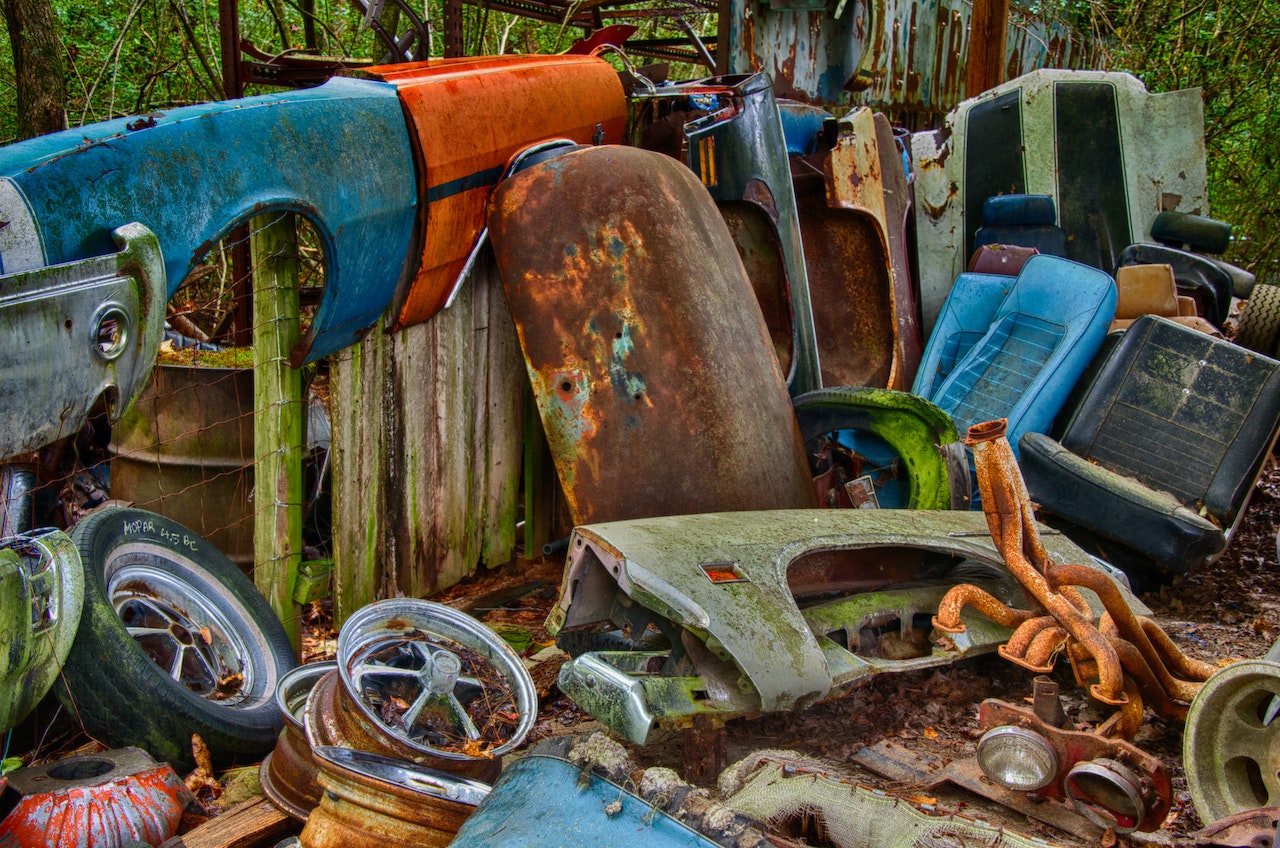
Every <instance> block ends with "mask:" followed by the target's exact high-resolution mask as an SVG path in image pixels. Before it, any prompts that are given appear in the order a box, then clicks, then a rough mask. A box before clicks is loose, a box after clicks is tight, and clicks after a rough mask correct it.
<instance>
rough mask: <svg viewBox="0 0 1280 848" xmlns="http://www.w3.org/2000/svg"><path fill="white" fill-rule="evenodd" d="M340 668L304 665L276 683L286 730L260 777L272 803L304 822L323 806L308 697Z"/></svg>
mask: <svg viewBox="0 0 1280 848" xmlns="http://www.w3.org/2000/svg"><path fill="white" fill-rule="evenodd" d="M337 667H338V664H337V663H335V662H318V663H309V664H307V665H300V666H298V667H297V668H294V669H293V670H291V671H289V672H287V673H286V674H285V675H284V676H283V677H281V678H280V682H279V683H277V684H276V705H277V706H278V707H280V712H281V713H282V714H283V715H284V730H282V731H280V738H279V739H278V740H277V741H276V747H275V748H274V749H272V751H271V753H269V754H267V756H266V758H265V759H263V761H262V765H261V766H260V767H259V768H258V778H259V782H261V784H262V791H263V794H265V795H266V796H267V797H268V798H269V799H271V803H273V804H275V805H276V806H277V807H279V808H280V809H281V810H283V811H284V812H286V813H288V814H289V815H290V816H293V817H294V818H295V819H300V820H302V821H306V820H307V815H308V814H309V813H310V812H311V811H312V810H313V809H315V807H316V805H317V804H319V803H320V795H321V792H320V784H319V783H318V782H317V781H316V764H315V760H314V759H313V758H312V756H311V743H310V742H309V741H308V740H307V730H306V724H305V722H306V707H307V698H309V697H310V695H311V691H312V690H313V689H314V688H315V687H316V684H317V683H319V682H320V680H321V678H323V677H324V676H325V675H327V674H329V673H330V672H332V671H335V670H336V669H337Z"/></svg>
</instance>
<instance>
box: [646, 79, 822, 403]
mask: <svg viewBox="0 0 1280 848" xmlns="http://www.w3.org/2000/svg"><path fill="white" fill-rule="evenodd" d="M632 102H633V103H634V104H636V105H637V107H638V109H637V112H638V113H639V116H638V117H637V119H636V121H635V122H634V123H635V126H633V127H632V135H633V136H635V135H638V136H639V138H638V139H637V140H638V142H639V144H638V145H637V146H640V147H645V148H647V149H652V150H660V151H661V152H664V153H667V154H668V155H671V156H677V157H679V158H682V159H684V161H685V162H686V164H688V166H689V168H690V169H691V170H692V171H693V172H694V173H695V174H697V175H698V179H699V180H701V181H702V184H703V185H704V186H706V187H707V191H708V192H710V194H711V196H712V197H713V198H715V201H716V203H717V204H718V205H719V207H720V214H721V215H722V216H724V219H725V223H727V224H728V225H729V231H730V233H732V235H733V240H734V243H735V245H736V246H737V249H738V253H739V255H741V257H742V261H743V264H744V266H745V267H746V270H747V277H748V279H750V280H751V284H752V286H753V287H754V289H755V292H756V298H757V299H758V300H759V302H760V307H761V310H762V311H763V313H764V317H765V323H766V325H767V326H768V327H769V333H770V336H771V338H772V339H773V343H774V349H775V352H776V353H777V355H778V361H779V362H780V363H781V364H782V370H783V373H784V374H786V377H787V386H788V388H789V389H790V390H791V394H792V396H797V395H801V394H804V393H805V392H808V391H812V390H814V389H817V388H820V387H821V385H822V381H821V377H820V369H819V363H818V354H817V351H816V349H815V346H814V333H813V324H814V316H813V314H812V311H811V306H810V302H809V285H808V281H807V279H806V270H805V259H804V250H805V246H804V242H803V240H802V238H801V233H800V222H799V218H798V214H797V211H796V199H795V193H794V190H793V188H792V184H791V173H790V169H789V167H788V162H787V160H786V158H785V157H784V155H783V153H782V151H783V150H785V149H786V137H785V130H784V128H783V124H782V120H781V117H780V113H779V107H778V104H777V101H776V99H775V98H774V96H773V89H772V87H771V85H770V84H769V80H768V79H766V78H765V77H764V76H763V75H759V74H756V75H753V76H745V77H741V76H739V77H711V78H708V79H702V80H695V81H693V82H688V83H681V84H679V85H665V86H662V87H660V88H657V89H655V90H652V91H649V92H647V93H645V92H639V93H636V94H634V95H633V96H632Z"/></svg>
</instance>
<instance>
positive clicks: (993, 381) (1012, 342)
mask: <svg viewBox="0 0 1280 848" xmlns="http://www.w3.org/2000/svg"><path fill="white" fill-rule="evenodd" d="M961 281H963V284H961ZM997 281H998V282H997ZM1009 282H1010V279H1009V278H1008V277H995V278H992V277H990V276H988V275H961V280H958V281H957V286H956V287H955V288H953V290H952V293H951V295H949V296H948V298H947V302H946V303H945V304H944V305H943V309H942V314H941V315H940V317H939V321H938V327H937V329H935V331H934V333H933V335H932V336H931V337H930V339H929V344H928V346H927V347H926V348H925V353H924V360H923V362H922V365H921V368H920V372H919V373H918V375H917V378H916V386H915V389H916V393H917V394H920V395H922V396H923V397H925V398H926V399H927V400H930V401H933V402H934V403H935V404H937V405H938V406H939V407H941V408H942V410H943V411H945V412H946V413H947V414H949V415H950V416H951V417H952V419H953V420H954V421H955V424H956V429H957V430H959V431H960V432H961V433H963V432H965V431H966V430H967V429H968V428H969V427H970V426H971V425H973V424H978V423H980V422H983V421H988V420H991V419H993V418H1008V419H1009V431H1008V432H1009V443H1010V444H1011V445H1014V446H1015V452H1016V450H1017V448H1016V445H1017V444H1018V440H1019V439H1020V438H1021V437H1022V434H1023V433H1027V432H1040V433H1043V432H1047V431H1048V430H1049V427H1050V425H1051V424H1052V423H1053V420H1054V418H1055V417H1056V416H1057V414H1058V411H1059V410H1060V409H1061V408H1062V406H1063V404H1064V403H1065V402H1066V399H1067V396H1068V395H1069V394H1070V392H1071V390H1072V389H1073V388H1074V387H1075V384H1076V382H1077V381H1078V380H1079V379H1080V376H1081V375H1082V374H1083V373H1084V371H1085V368H1086V367H1087V366H1088V365H1089V362H1090V361H1091V360H1092V359H1093V357H1094V355H1095V354H1097V352H1098V349H1099V348H1100V347H1101V345H1102V340H1103V338H1104V337H1105V336H1106V334H1107V328H1108V327H1109V326H1110V324H1111V321H1112V319H1113V318H1114V317H1115V311H1116V284H1115V281H1114V280H1112V279H1111V277H1110V276H1109V275H1108V274H1106V273H1104V272H1103V271H1099V270H1098V269H1096V268H1090V267H1088V266H1087V265H1081V264H1079V263H1078V262H1072V261H1071V260H1069V259H1062V258H1060V257H1056V256H1049V255H1046V254H1039V255H1037V256H1033V257H1031V258H1030V259H1029V260H1028V261H1027V264H1026V265H1025V266H1024V267H1023V269H1022V273H1020V274H1019V275H1018V276H1017V278H1015V279H1013V280H1012V283H1013V284H1012V286H1009ZM1000 286H1008V291H1007V294H1005V295H1004V297H1003V298H1002V299H1001V300H1000V301H999V304H998V306H997V307H996V308H995V310H994V312H993V313H992V314H991V317H990V320H989V321H988V322H987V326H986V330H985V332H983V334H982V335H981V336H979V337H977V338H974V335H975V333H976V332H977V331H978V329H979V328H980V327H981V322H982V311H983V310H984V308H986V307H989V305H990V304H991V303H992V302H993V301H994V300H995V298H996V295H997V293H998V292H999V291H1000V288H999V287H1000ZM953 300H955V301H956V302H955V304H954V305H953V304H952V301H953ZM952 363H954V364H952Z"/></svg>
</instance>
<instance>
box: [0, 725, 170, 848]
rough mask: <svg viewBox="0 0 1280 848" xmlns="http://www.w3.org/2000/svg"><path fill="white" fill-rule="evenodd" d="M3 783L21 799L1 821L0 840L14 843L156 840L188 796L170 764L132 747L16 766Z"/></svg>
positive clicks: (20, 847) (56, 845)
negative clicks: (29, 765)
mask: <svg viewBox="0 0 1280 848" xmlns="http://www.w3.org/2000/svg"><path fill="white" fill-rule="evenodd" d="M9 784H10V786H9V791H12V792H17V793H19V794H20V796H21V799H20V800H19V801H18V802H17V805H16V806H15V807H14V808H13V809H12V810H11V811H10V812H9V814H8V815H7V816H5V817H4V819H3V821H0V845H4V846H15V848H37V847H38V848H63V846H65V848H99V846H114V845H122V844H124V843H125V842H128V841H142V842H146V843H147V844H149V845H159V844H160V843H161V842H163V841H164V840H166V839H168V838H169V837H171V836H173V835H174V834H175V833H177V832H178V826H179V824H180V823H181V821H182V811H183V810H184V809H185V808H186V806H187V805H188V804H189V803H191V801H192V800H194V796H192V794H191V790H189V789H188V788H187V787H186V785H185V784H183V782H182V779H181V778H179V777H178V775H177V774H176V773H175V772H174V770H173V768H172V767H171V766H169V765H168V764H167V763H160V764H157V763H156V762H155V760H153V759H151V757H150V756H149V755H148V754H147V753H146V752H144V751H142V750H140V749H138V748H121V749H118V750H113V751H104V752H103V753H101V754H90V755H88V756H82V757H67V758H65V759H62V760H59V761H57V762H54V763H49V764H47V765H43V766H33V767H30V768H25V769H20V770H19V771H16V772H13V773H12V774H10V775H9Z"/></svg>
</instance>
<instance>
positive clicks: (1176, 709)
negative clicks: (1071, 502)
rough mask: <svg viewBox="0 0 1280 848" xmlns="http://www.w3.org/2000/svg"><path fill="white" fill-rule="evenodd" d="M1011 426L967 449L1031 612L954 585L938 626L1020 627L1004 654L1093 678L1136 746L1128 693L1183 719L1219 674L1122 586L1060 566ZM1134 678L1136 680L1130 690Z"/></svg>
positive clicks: (986, 433) (954, 629) (1002, 424)
mask: <svg viewBox="0 0 1280 848" xmlns="http://www.w3.org/2000/svg"><path fill="white" fill-rule="evenodd" d="M1006 426H1007V422H1006V421H1005V420H1004V419H998V420H996V421H988V422H985V423H982V424H976V425H974V426H973V427H971V428H969V433H968V436H967V438H966V439H965V444H966V445H968V446H969V447H971V448H972V449H973V458H974V467H975V471H976V473H977V477H978V489H979V491H980V492H981V493H982V509H983V512H984V513H985V514H986V518H987V526H988V527H989V528H990V529H991V538H992V541H993V542H994V543H995V546H996V548H997V550H999V551H1000V554H1001V556H1002V557H1003V558H1004V561H1005V564H1006V565H1007V566H1008V567H1009V570H1010V571H1011V572H1012V573H1013V575H1014V577H1015V578H1016V579H1017V580H1018V582H1019V583H1020V584H1021V585H1022V588H1023V591H1024V592H1025V593H1026V597H1027V602H1028V606H1029V609H1027V610H1017V609H1013V608H1011V607H1008V606H1006V605H1005V604H1002V603H1000V602H999V601H997V600H996V599H995V598H993V597H991V596H990V595H988V594H987V593H986V592H983V591H982V590H981V589H979V588H977V587H976V586H972V585H968V584H963V585H960V586H956V587H954V588H952V589H951V591H949V592H948V593H947V594H946V596H945V597H944V598H943V600H942V602H941V604H939V607H938V614H937V615H936V616H935V617H934V619H933V624H934V626H935V627H936V628H937V629H938V630H939V631H941V632H943V633H959V632H963V630H964V623H963V622H962V621H961V620H960V612H961V610H963V609H964V608H965V607H966V606H972V607H973V608H974V609H975V610H976V611H978V612H979V613H981V614H982V615H984V616H986V617H987V618H989V619H991V620H992V621H995V622H997V623H998V624H1002V625H1004V626H1006V627H1014V628H1016V629H1015V630H1014V632H1013V635H1012V636H1011V637H1010V638H1009V641H1008V642H1006V643H1005V644H1004V645H1002V646H1000V655H1001V656H1003V657H1004V658H1005V659H1007V660H1009V661H1010V662H1014V663H1017V664H1018V665H1021V666H1023V667H1025V668H1028V669H1030V670H1032V671H1035V672H1038V673H1047V672H1048V671H1050V670H1051V669H1052V667H1053V663H1054V660H1055V658H1056V657H1057V655H1058V654H1059V653H1062V652H1064V650H1065V653H1066V655H1067V657H1068V659H1069V660H1070V662H1071V665H1072V669H1073V671H1074V672H1075V676H1076V680H1077V681H1079V682H1080V683H1081V685H1085V684H1087V683H1088V682H1089V681H1091V680H1093V679H1095V678H1096V679H1097V682H1096V683H1093V684H1091V685H1090V686H1089V693H1090V694H1091V695H1092V696H1093V697H1094V698H1096V699H1098V700H1099V701H1101V702H1102V703H1104V704H1108V705H1110V706H1114V707H1119V708H1125V709H1124V712H1125V713H1126V716H1125V718H1124V720H1122V721H1118V722H1108V728H1109V730H1110V732H1111V733H1115V734H1117V735H1120V736H1123V737H1125V738H1132V736H1133V734H1134V733H1135V732H1136V731H1137V722H1135V721H1134V720H1133V716H1134V708H1135V707H1137V709H1139V710H1140V709H1141V706H1140V705H1134V704H1131V703H1130V697H1129V695H1127V694H1126V689H1127V690H1128V691H1129V692H1131V693H1134V695H1135V696H1136V695H1137V694H1138V693H1141V696H1142V698H1143V699H1145V700H1146V702H1147V703H1148V704H1150V705H1151V706H1152V707H1153V708H1155V709H1156V710H1157V711H1159V712H1160V713H1161V714H1163V715H1168V716H1171V717H1174V718H1179V719H1181V718H1185V716H1186V710H1187V707H1186V704H1187V703H1188V702H1190V701H1191V699H1192V698H1193V697H1194V696H1195V693H1196V692H1197V691H1199V689H1200V685H1201V683H1202V682H1203V681H1204V680H1206V679H1207V678H1208V676H1209V675H1210V674H1211V673H1212V672H1213V670H1214V668H1213V666H1211V665H1210V664H1208V663H1203V662H1199V661H1198V660H1193V659H1191V658H1189V657H1187V656H1186V655H1184V654H1183V653H1182V652H1181V651H1180V650H1179V649H1178V647H1177V646H1176V645H1175V644H1174V643H1173V640H1171V639H1170V638H1169V636H1168V635H1167V634H1166V633H1165V632H1164V631H1163V630H1161V629H1160V627H1159V625H1157V624H1156V623H1155V622H1154V621H1152V620H1150V619H1148V618H1143V617H1141V616H1136V615H1134V613H1133V611H1132V610H1131V609H1130V608H1129V605H1128V604H1127V603H1125V600H1124V597H1123V596H1122V595H1121V593H1120V590H1119V589H1118V588H1117V587H1116V585H1115V582H1114V581H1113V580H1112V579H1111V578H1110V577H1108V576H1107V575H1106V574H1104V573H1102V572H1101V571H1098V570H1096V569H1094V568H1089V567H1087V566H1083V565H1058V564H1056V563H1054V562H1053V561H1052V560H1051V559H1050V558H1049V555H1048V553H1047V552H1046V550H1045V548H1044V545H1043V544H1042V542H1041V540H1040V534H1039V532H1038V531H1037V530H1036V523H1035V513H1034V507H1033V504H1032V502H1031V497H1030V495H1029V494H1028V493H1027V488H1026V484H1025V482H1024V481H1023V479H1022V474H1021V472H1020V471H1019V470H1018V465H1017V460H1016V459H1015V458H1014V455H1013V450H1012V448H1011V447H1010V446H1009V442H1008V440H1007V439H1006V438H1005V430H1006ZM1076 587H1083V588H1087V589H1089V590H1091V591H1092V592H1094V593H1095V594H1096V595H1097V596H1098V598H1099V599H1100V600H1101V601H1102V605H1103V607H1104V608H1105V610H1106V612H1105V614H1103V615H1102V616H1101V619H1100V620H1099V621H1098V622H1097V623H1096V624H1095V623H1094V616H1093V612H1092V610H1091V609H1090V607H1089V605H1088V604H1087V603H1086V602H1085V600H1084V598H1083V597H1082V596H1081V594H1080V593H1079V591H1077V589H1076ZM1126 674H1127V675H1128V676H1129V678H1130V680H1131V682H1129V683H1128V685H1126Z"/></svg>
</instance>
